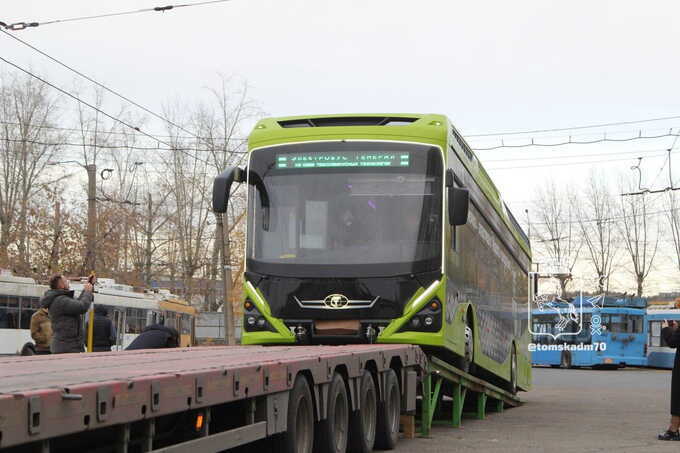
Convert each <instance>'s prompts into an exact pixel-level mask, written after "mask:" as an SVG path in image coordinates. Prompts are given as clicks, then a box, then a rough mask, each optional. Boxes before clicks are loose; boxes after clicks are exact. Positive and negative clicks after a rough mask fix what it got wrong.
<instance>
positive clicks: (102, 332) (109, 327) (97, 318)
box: [85, 305, 116, 352]
mask: <svg viewBox="0 0 680 453" xmlns="http://www.w3.org/2000/svg"><path fill="white" fill-rule="evenodd" d="M108 314H109V312H108V310H107V309H106V307H104V306H103V305H95V306H94V329H93V331H92V351H93V352H106V351H111V346H113V345H114V344H116V329H115V328H114V327H113V322H112V321H111V320H110V319H109V318H108ZM87 329H88V323H86V324H85V332H87Z"/></svg>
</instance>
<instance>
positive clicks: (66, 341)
mask: <svg viewBox="0 0 680 453" xmlns="http://www.w3.org/2000/svg"><path fill="white" fill-rule="evenodd" d="M92 298H93V296H92V285H91V284H90V283H85V285H84V288H83V292H81V293H80V296H79V297H78V299H74V298H73V291H71V290H70V289H69V281H68V280H67V279H66V278H64V277H63V276H62V275H55V276H53V277H52V278H50V289H48V290H47V292H45V295H44V296H43V298H42V300H41V301H40V306H41V307H45V308H47V310H48V312H49V316H50V320H51V321H52V343H51V345H50V350H51V351H52V354H62V353H66V352H83V323H82V320H81V316H82V315H83V314H84V313H86V312H87V310H88V309H89V308H90V304H91V303H92Z"/></svg>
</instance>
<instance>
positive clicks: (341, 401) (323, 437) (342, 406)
mask: <svg viewBox="0 0 680 453" xmlns="http://www.w3.org/2000/svg"><path fill="white" fill-rule="evenodd" d="M327 407H328V416H327V417H326V420H321V421H320V422H319V423H317V436H316V441H317V442H316V443H317V445H315V448H314V449H315V450H316V451H319V452H324V453H345V452H346V451H347V433H348V426H349V401H348V399H347V390H346V389H345V381H344V380H343V379H342V376H341V375H340V374H339V373H335V374H334V375H333V380H332V381H331V385H330V387H329V389H328V406H327Z"/></svg>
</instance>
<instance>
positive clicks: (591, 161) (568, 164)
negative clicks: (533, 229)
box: [485, 154, 664, 171]
mask: <svg viewBox="0 0 680 453" xmlns="http://www.w3.org/2000/svg"><path fill="white" fill-rule="evenodd" d="M663 156H664V154H657V155H653V156H647V157H648V158H655V157H663ZM630 159H631V158H630V157H623V158H621V159H604V160H588V161H581V162H556V163H552V164H539V165H522V166H515V167H485V168H486V169H487V170H495V171H498V170H516V169H523V168H541V167H555V166H561V167H564V166H571V165H585V164H600V163H605V162H616V161H624V160H630ZM508 160H509V159H508Z"/></svg>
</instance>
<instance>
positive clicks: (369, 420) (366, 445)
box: [349, 370, 378, 453]
mask: <svg viewBox="0 0 680 453" xmlns="http://www.w3.org/2000/svg"><path fill="white" fill-rule="evenodd" d="M359 384H360V388H359V410H358V411H354V412H353V413H352V415H351V416H350V419H349V444H350V447H349V450H350V451H351V452H352V453H370V452H371V451H373V445H374V444H375V423H376V413H377V410H378V409H377V406H378V398H377V396H376V392H375V384H374V383H373V377H372V376H371V373H370V372H369V371H368V370H364V371H363V374H362V375H361V381H360V383H359Z"/></svg>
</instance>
